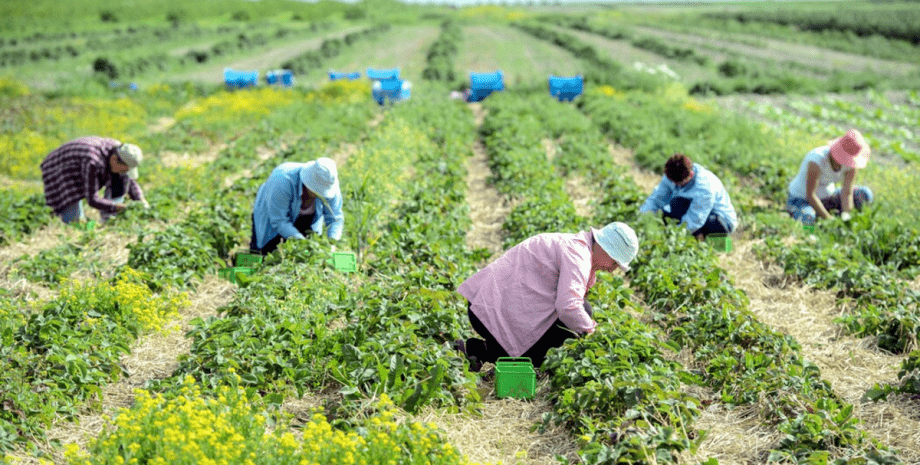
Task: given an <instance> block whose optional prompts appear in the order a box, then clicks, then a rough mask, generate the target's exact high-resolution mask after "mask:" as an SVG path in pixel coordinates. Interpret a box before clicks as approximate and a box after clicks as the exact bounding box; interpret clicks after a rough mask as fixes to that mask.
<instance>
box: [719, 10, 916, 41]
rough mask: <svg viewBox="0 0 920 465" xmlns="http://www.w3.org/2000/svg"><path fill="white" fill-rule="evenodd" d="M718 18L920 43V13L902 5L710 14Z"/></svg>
mask: <svg viewBox="0 0 920 465" xmlns="http://www.w3.org/2000/svg"><path fill="white" fill-rule="evenodd" d="M707 16H710V17H714V18H726V17H727V18H733V19H736V20H737V21H739V22H748V21H752V22H757V21H760V22H770V23H777V24H781V25H785V26H795V27H796V28H797V29H800V30H805V31H823V30H833V31H841V30H844V31H852V32H853V33H855V34H856V35H859V36H872V35H880V36H882V37H887V38H891V39H899V40H904V41H907V42H911V43H913V44H914V45H915V46H916V45H918V44H920V39H918V37H920V29H918V27H917V24H920V12H918V11H917V8H915V7H912V6H908V5H901V6H899V7H889V8H858V9H857V8H852V9H840V8H821V9H816V8H812V9H803V8H758V9H748V10H743V11H733V12H714V13H707Z"/></svg>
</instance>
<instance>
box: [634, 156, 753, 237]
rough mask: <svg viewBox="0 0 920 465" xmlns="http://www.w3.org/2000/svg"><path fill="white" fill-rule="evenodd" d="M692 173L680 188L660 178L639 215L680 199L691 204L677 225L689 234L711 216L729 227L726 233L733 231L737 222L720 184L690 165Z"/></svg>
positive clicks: (700, 167)
mask: <svg viewBox="0 0 920 465" xmlns="http://www.w3.org/2000/svg"><path fill="white" fill-rule="evenodd" d="M693 173H694V175H693V179H692V180H691V181H690V182H689V183H687V185H686V186H683V187H679V186H678V185H677V184H674V182H673V181H671V180H670V179H668V177H667V176H663V177H662V178H661V182H660V183H659V184H658V187H656V188H655V191H654V192H652V195H650V196H649V197H648V199H646V200H645V203H644V204H642V208H640V209H639V211H640V212H642V213H645V212H657V211H660V210H661V209H663V208H664V207H665V206H669V208H670V205H671V200H673V199H674V198H677V197H682V198H686V199H690V201H691V202H690V208H689V209H688V210H687V213H685V214H684V216H683V218H681V219H680V224H683V225H686V226H687V229H688V230H690V231H696V230H697V229H700V228H702V227H703V225H704V224H706V220H707V219H708V218H709V215H710V214H711V213H715V214H716V215H718V216H719V218H721V219H722V221H724V222H726V223H728V224H726V226H728V227H729V229H735V224H736V223H737V222H738V218H737V217H736V216H735V207H733V206H732V202H731V199H730V198H729V197H728V192H727V191H726V190H725V187H724V186H723V185H722V181H720V180H719V178H717V177H716V175H714V174H712V172H711V171H709V170H707V169H706V168H703V167H702V166H700V165H699V164H697V163H694V164H693Z"/></svg>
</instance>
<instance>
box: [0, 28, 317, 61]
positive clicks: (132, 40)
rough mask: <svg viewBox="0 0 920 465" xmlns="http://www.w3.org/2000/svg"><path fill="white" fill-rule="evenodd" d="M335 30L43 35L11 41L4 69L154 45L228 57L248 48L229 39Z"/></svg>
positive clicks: (0, 56) (3, 54) (2, 55)
mask: <svg viewBox="0 0 920 465" xmlns="http://www.w3.org/2000/svg"><path fill="white" fill-rule="evenodd" d="M331 27H332V24H331V23H329V22H313V23H307V24H303V25H297V27H288V26H277V25H274V24H270V23H265V24H249V25H247V26H246V27H243V26H234V25H221V26H216V27H202V26H199V25H197V24H196V25H189V26H180V27H160V28H157V27H149V26H136V27H135V26H131V27H128V28H126V29H124V30H121V29H116V30H113V31H95V32H82V33H77V32H72V33H70V34H53V35H48V36H44V35H42V36H41V37H40V38H39V37H34V38H32V40H29V41H19V42H17V41H16V39H11V40H9V41H8V42H7V47H4V48H5V50H0V67H14V66H21V65H25V64H29V65H41V64H42V62H43V61H59V60H61V59H63V58H74V57H78V56H86V55H93V54H95V55H96V56H99V55H100V54H107V53H109V54H111V53H114V54H116V55H117V52H118V51H121V50H125V49H137V48H146V49H149V48H150V47H151V45H153V44H155V45H156V47H160V48H162V47H163V46H164V45H173V46H174V47H176V48H180V47H182V46H183V45H185V44H187V43H188V42H190V41H195V42H205V41H207V42H216V43H215V45H214V46H212V47H211V48H210V49H209V50H205V51H194V50H192V51H190V52H189V54H187V56H191V55H192V52H194V55H196V56H198V55H201V54H204V55H207V54H208V53H209V52H211V53H212V54H213V55H219V54H228V53H231V52H233V51H234V47H236V46H239V47H242V46H243V45H246V44H244V43H239V40H237V43H234V42H233V41H230V40H228V39H227V38H229V37H234V38H237V39H238V38H239V37H240V36H243V37H248V41H249V42H254V43H258V42H260V41H261V42H263V43H264V42H265V41H266V40H280V39H284V38H288V37H296V36H304V35H307V34H310V33H315V32H318V31H321V30H326V29H329V28H331ZM221 39H223V40H221ZM17 44H19V45H18V46H17ZM27 44H28V45H27ZM193 48H194V47H193ZM180 61H181V60H180ZM199 61H202V60H199Z"/></svg>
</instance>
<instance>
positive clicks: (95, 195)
mask: <svg viewBox="0 0 920 465" xmlns="http://www.w3.org/2000/svg"><path fill="white" fill-rule="evenodd" d="M119 145H121V142H120V141H117V140H115V139H109V138H106V137H97V136H88V137H81V138H79V139H74V140H72V141H70V142H67V143H66V144H64V145H62V146H60V147H58V148H57V149H55V150H54V151H53V152H51V153H49V154H48V156H46V157H45V159H44V161H42V164H41V168H42V181H43V182H44V184H45V203H47V204H48V206H49V207H51V209H53V210H54V213H55V214H58V215H59V214H61V213H62V212H63V211H64V210H65V209H66V208H67V207H69V206H70V205H73V204H74V203H76V202H79V201H80V200H81V199H86V200H87V202H88V203H89V206H91V207H93V208H96V209H98V210H99V211H102V212H105V213H115V212H116V208H115V202H112V201H111V200H108V199H105V198H102V197H99V190H100V189H102V188H103V187H105V188H106V193H107V194H108V193H111V189H112V180H113V177H114V176H120V177H121V178H122V180H123V181H124V184H123V185H124V186H125V188H126V190H127V192H128V195H129V196H130V197H131V199H132V200H143V198H144V192H143V191H142V190H141V186H140V185H139V184H138V183H137V182H135V181H134V180H133V179H131V178H129V177H128V176H127V175H124V174H115V173H112V170H111V169H110V167H109V157H110V156H111V155H112V154H114V153H115V149H116V148H117V147H118V146H119Z"/></svg>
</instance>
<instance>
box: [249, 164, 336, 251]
mask: <svg viewBox="0 0 920 465" xmlns="http://www.w3.org/2000/svg"><path fill="white" fill-rule="evenodd" d="M323 223H325V225H326V234H327V236H328V237H329V238H330V239H332V240H336V241H337V240H339V239H341V238H342V228H343V226H344V225H345V215H344V214H343V213H342V193H341V191H340V190H339V179H338V172H337V170H336V167H335V162H334V161H332V160H331V159H329V158H319V159H317V160H314V161H311V162H307V163H295V162H287V163H282V164H280V165H278V167H276V168H275V169H274V170H272V173H271V175H269V176H268V180H267V181H265V183H263V184H262V185H261V186H260V187H259V192H258V194H256V202H255V205H254V206H253V210H252V240H251V241H250V243H249V248H250V250H251V251H252V252H253V253H260V254H263V255H264V254H267V253H270V252H272V251H274V250H275V249H276V248H278V244H280V243H281V240H282V239H303V238H304V236H305V235H307V234H310V233H313V232H315V233H317V234H319V233H320V232H321V228H322V226H323Z"/></svg>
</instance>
